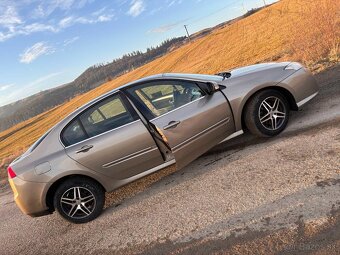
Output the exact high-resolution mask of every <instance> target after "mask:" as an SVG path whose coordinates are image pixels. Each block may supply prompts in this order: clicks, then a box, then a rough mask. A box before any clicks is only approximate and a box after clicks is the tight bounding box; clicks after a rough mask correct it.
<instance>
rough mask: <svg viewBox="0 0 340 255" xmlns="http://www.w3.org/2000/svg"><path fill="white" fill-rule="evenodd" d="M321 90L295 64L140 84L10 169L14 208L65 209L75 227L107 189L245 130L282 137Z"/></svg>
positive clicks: (76, 115) (111, 97)
mask: <svg viewBox="0 0 340 255" xmlns="http://www.w3.org/2000/svg"><path fill="white" fill-rule="evenodd" d="M318 90H319V88H318V85H317V83H316V81H315V79H314V78H313V76H312V74H311V73H310V72H309V71H308V70H306V69H305V68H304V67H303V66H302V65H300V64H299V63H295V62H291V63H289V62H285V63H266V64H258V65H253V66H247V67H242V68H238V69H234V70H231V71H229V72H222V73H219V74H216V75H196V74H160V75H155V76H151V77H147V78H144V79H141V80H137V81H135V82H132V83H129V84H127V85H125V86H122V87H119V88H117V89H114V90H112V91H110V92H109V93H107V94H105V95H102V96H100V97H98V98H96V99H95V100H93V101H91V102H89V103H88V104H86V105H84V106H82V107H81V108H79V109H77V110H76V111H75V112H73V113H71V114H70V115H69V116H68V117H66V118H65V119H64V120H62V121H61V122H60V123H58V124H57V125H55V126H54V127H53V128H52V129H50V130H49V131H48V132H47V133H46V134H44V135H43V136H42V137H41V138H40V139H39V140H38V141H37V142H36V143H34V144H33V145H32V146H31V147H30V148H29V149H28V150H27V151H26V152H25V153H24V154H23V155H22V156H21V157H19V158H18V159H16V160H15V161H14V162H12V163H11V165H10V166H9V168H8V175H9V182H10V185H11V187H12V189H13V192H14V198H15V201H16V203H17V205H18V207H19V208H20V209H21V211H22V212H23V213H25V214H28V215H30V216H40V215H44V214H47V213H52V212H53V211H55V210H57V211H58V212H59V214H60V215H61V216H62V217H64V218H65V219H66V220H69V221H71V222H74V223H84V222H88V221H91V220H93V219H95V218H96V217H98V216H99V214H100V213H101V211H102V209H103V205H104V200H105V192H109V191H112V190H114V189H117V188H119V187H121V186H123V185H125V184H127V183H130V182H132V181H134V180H136V179H139V178H141V177H143V176H146V175H148V174H151V173H153V172H155V171H158V170H160V169H162V168H165V167H167V166H170V165H173V164H176V166H177V168H182V167H184V166H186V165H187V164H189V163H190V162H191V161H193V160H194V159H196V158H197V157H199V156H200V155H202V154H203V153H205V152H206V151H208V150H209V149H210V148H212V147H213V146H215V145H217V144H218V143H221V142H222V141H226V140H229V139H231V138H233V137H235V136H238V135H241V134H242V133H243V132H244V131H246V130H247V131H250V132H251V133H253V134H255V135H258V136H265V137H271V136H275V135H277V134H279V133H280V132H282V131H283V130H284V129H285V127H286V126H287V123H288V118H289V112H290V111H291V110H293V111H296V110H298V109H299V108H300V107H301V106H302V105H303V104H305V103H306V102H307V101H309V100H310V99H312V98H313V97H314V96H316V95H317V93H318Z"/></svg>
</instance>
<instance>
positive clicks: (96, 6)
mask: <svg viewBox="0 0 340 255" xmlns="http://www.w3.org/2000/svg"><path fill="white" fill-rule="evenodd" d="M265 1H266V3H267V4H268V3H272V2H274V1H275V0H265ZM263 4H264V1H263V0H244V1H235V0H163V1H159V0H110V1H108V0H101V1H100V0H49V1H44V0H15V1H14V0H0V105H5V104H8V103H11V102H14V101H17V100H19V99H22V98H24V97H27V96H29V95H32V94H34V93H37V92H39V91H42V90H45V89H48V88H52V87H55V86H58V85H62V84H64V83H67V82H70V81H72V80H73V79H75V78H76V77H77V76H78V75H80V74H81V73H82V72H83V71H84V70H85V69H86V68H88V67H89V66H91V65H94V64H98V63H106V62H108V61H112V60H113V59H114V58H117V57H120V56H121V55H123V54H124V53H128V52H131V51H133V50H145V49H146V48H147V47H149V46H155V45H158V44H160V43H161V42H162V41H164V40H165V39H168V38H172V37H177V36H183V35H185V30H184V27H183V25H185V24H186V25H188V29H189V32H190V33H193V32H196V31H199V30H201V29H203V28H206V27H210V26H213V25H216V24H218V23H221V22H223V21H226V20H228V19H231V18H234V17H236V16H240V15H241V14H243V13H244V12H245V10H246V9H248V10H249V9H251V8H255V7H260V6H263Z"/></svg>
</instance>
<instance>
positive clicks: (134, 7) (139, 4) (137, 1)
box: [127, 0, 145, 17]
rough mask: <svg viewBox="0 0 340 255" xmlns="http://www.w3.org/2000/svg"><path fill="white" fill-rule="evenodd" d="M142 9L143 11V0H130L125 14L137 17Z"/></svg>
mask: <svg viewBox="0 0 340 255" xmlns="http://www.w3.org/2000/svg"><path fill="white" fill-rule="evenodd" d="M143 11H145V3H144V2H143V0H132V1H131V3H130V9H129V11H128V12H127V14H128V15H130V16H132V17H137V16H139V15H140V14H141V13H142V12H143Z"/></svg>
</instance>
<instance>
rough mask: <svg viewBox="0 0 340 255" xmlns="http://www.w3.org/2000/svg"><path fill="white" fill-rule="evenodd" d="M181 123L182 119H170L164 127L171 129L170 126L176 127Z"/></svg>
mask: <svg viewBox="0 0 340 255" xmlns="http://www.w3.org/2000/svg"><path fill="white" fill-rule="evenodd" d="M179 123H181V122H180V121H170V122H169V124H168V125H166V126H165V127H163V129H164V130H167V129H170V128H175V127H177V126H178V125H179Z"/></svg>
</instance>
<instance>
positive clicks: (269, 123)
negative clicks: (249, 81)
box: [244, 89, 290, 137]
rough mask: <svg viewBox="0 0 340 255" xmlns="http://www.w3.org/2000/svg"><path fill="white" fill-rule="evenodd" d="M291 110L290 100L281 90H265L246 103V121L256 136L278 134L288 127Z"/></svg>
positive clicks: (248, 127)
mask: <svg viewBox="0 0 340 255" xmlns="http://www.w3.org/2000/svg"><path fill="white" fill-rule="evenodd" d="M289 111H290V109H289V104H288V101H287V99H286V98H285V97H284V96H283V95H282V94H281V93H280V92H279V91H277V90H273V89H268V90H263V91H260V92H258V93H257V94H255V95H254V96H253V97H252V98H251V99H250V100H249V102H248V103H247V104H246V108H245V114H244V122H245V125H246V127H247V129H248V130H249V131H250V132H251V133H252V134H254V135H256V136H260V137H271V136H276V135H278V134H280V133H281V132H282V131H283V130H284V129H285V128H286V126H287V124H288V120H289Z"/></svg>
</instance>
